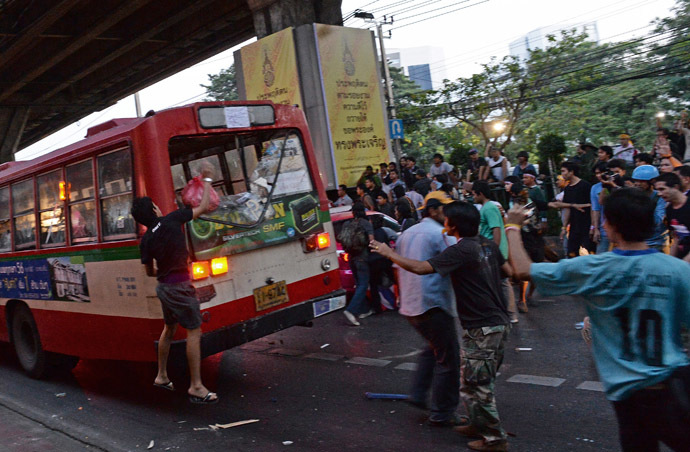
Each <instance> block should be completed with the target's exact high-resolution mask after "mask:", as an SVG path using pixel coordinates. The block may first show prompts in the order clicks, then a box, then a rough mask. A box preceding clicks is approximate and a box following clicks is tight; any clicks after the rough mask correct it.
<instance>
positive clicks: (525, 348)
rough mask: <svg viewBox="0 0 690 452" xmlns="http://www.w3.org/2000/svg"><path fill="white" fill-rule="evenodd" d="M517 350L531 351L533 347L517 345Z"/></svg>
mask: <svg viewBox="0 0 690 452" xmlns="http://www.w3.org/2000/svg"><path fill="white" fill-rule="evenodd" d="M515 351H516V352H531V351H532V347H517V348H516V349H515Z"/></svg>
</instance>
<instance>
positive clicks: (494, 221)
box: [472, 180, 508, 259]
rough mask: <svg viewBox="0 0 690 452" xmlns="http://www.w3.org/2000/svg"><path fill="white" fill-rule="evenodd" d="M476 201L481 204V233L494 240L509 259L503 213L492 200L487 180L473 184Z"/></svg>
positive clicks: (505, 257) (504, 256)
mask: <svg viewBox="0 0 690 452" xmlns="http://www.w3.org/2000/svg"><path fill="white" fill-rule="evenodd" d="M472 192H473V193H472V195H473V196H474V202H475V203H477V204H481V205H482V208H481V210H480V211H479V216H480V221H479V235H481V236H482V237H486V238H487V239H489V240H493V241H494V242H495V243H496V245H498V248H499V249H500V250H501V254H502V255H503V259H508V240H507V239H506V233H505V231H504V230H503V215H501V211H500V210H499V209H498V207H497V206H496V205H495V204H494V203H493V202H492V201H491V188H490V187H489V183H488V182H487V181H485V180H479V181H477V182H475V183H474V184H472Z"/></svg>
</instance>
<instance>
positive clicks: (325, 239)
mask: <svg viewBox="0 0 690 452" xmlns="http://www.w3.org/2000/svg"><path fill="white" fill-rule="evenodd" d="M316 242H317V244H318V246H319V249H320V250H323V249H326V248H328V247H329V246H331V236H330V235H329V234H328V232H322V233H321V234H319V235H317V236H316Z"/></svg>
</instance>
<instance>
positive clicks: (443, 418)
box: [396, 191, 460, 426]
mask: <svg viewBox="0 0 690 452" xmlns="http://www.w3.org/2000/svg"><path fill="white" fill-rule="evenodd" d="M450 202H452V199H450V198H449V197H448V196H447V195H446V194H445V193H444V192H440V191H434V192H431V193H429V194H428V195H427V196H426V197H425V199H424V205H423V206H422V208H421V209H420V210H421V213H422V215H423V216H424V218H423V219H422V221H420V222H419V223H417V224H416V225H414V226H412V227H410V228H409V229H407V230H406V231H405V232H404V233H403V234H402V235H401V236H400V238H398V241H397V243H396V250H397V252H398V253H400V255H402V256H405V257H406V258H408V259H415V260H427V259H431V258H432V257H435V256H437V255H438V254H440V253H441V251H443V250H444V249H446V248H447V247H449V246H451V245H454V244H455V243H456V242H457V240H456V239H455V237H449V236H447V235H446V234H444V233H443V222H444V221H445V216H444V215H443V205H444V204H448V203H450ZM398 285H399V288H400V309H399V311H398V312H399V313H400V314H402V315H404V316H405V317H407V320H408V321H409V322H410V324H411V325H412V326H413V327H414V329H415V330H417V332H418V333H419V334H420V335H421V336H422V337H423V338H424V339H425V341H426V345H425V347H424V349H423V351H422V353H421V354H420V355H419V357H418V359H417V370H416V371H415V373H414V376H413V377H412V387H411V390H410V398H409V402H410V403H411V404H412V405H415V406H417V407H420V408H423V409H427V395H428V393H429V390H431V406H430V408H431V413H430V415H429V421H428V422H429V423H430V424H432V425H436V426H453V425H458V424H459V422H460V420H459V418H458V416H457V414H456V409H457V407H458V403H459V402H460V397H459V391H460V346H459V343H458V336H457V329H456V324H455V323H456V319H457V317H458V314H457V309H456V307H455V295H454V294H453V286H452V285H451V282H450V278H449V277H447V276H441V275H438V274H430V275H423V276H421V275H417V274H414V273H411V272H409V271H407V270H404V269H402V268H400V269H399V271H398Z"/></svg>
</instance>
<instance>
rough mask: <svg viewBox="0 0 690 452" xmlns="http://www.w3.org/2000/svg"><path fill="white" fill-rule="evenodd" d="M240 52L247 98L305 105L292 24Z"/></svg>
mask: <svg viewBox="0 0 690 452" xmlns="http://www.w3.org/2000/svg"><path fill="white" fill-rule="evenodd" d="M240 55H241V57H242V74H243V77H244V87H245V90H246V93H247V99H248V100H271V101H273V102H275V103H276V104H288V105H292V104H297V105H302V97H301V95H300V91H299V90H300V84H299V75H298V72H297V57H296V55H295V42H294V40H293V39H292V28H286V29H285V30H282V31H279V32H278V33H274V34H272V35H270V36H266V37H265V38H262V39H260V40H258V41H256V42H254V43H252V44H249V45H247V46H244V47H242V49H241V50H240Z"/></svg>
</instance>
